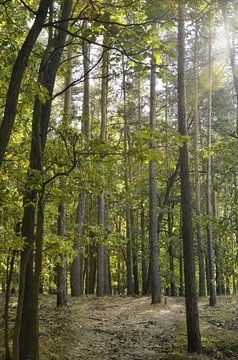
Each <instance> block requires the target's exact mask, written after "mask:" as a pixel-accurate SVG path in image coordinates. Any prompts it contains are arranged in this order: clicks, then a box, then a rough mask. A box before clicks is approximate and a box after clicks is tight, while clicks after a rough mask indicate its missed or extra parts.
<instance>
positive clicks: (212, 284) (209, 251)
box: [207, 30, 216, 306]
mask: <svg viewBox="0 0 238 360" xmlns="http://www.w3.org/2000/svg"><path fill="white" fill-rule="evenodd" d="M208 47H209V50H208V52H209V55H208V57H209V60H208V61H209V64H208V109H207V111H208V113H207V146H208V151H209V154H208V158H207V216H208V224H207V256H208V267H209V303H210V305H211V306H214V305H216V285H215V269H214V248H213V239H212V156H211V153H210V148H211V145H212V132H211V131H212V33H211V30H210V31H209V41H208Z"/></svg>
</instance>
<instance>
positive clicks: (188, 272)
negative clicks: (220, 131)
mask: <svg viewBox="0 0 238 360" xmlns="http://www.w3.org/2000/svg"><path fill="white" fill-rule="evenodd" d="M178 4H179V7H178V13H179V14H178V15H179V21H178V130H179V133H180V134H181V135H182V136H185V135H187V124H186V106H185V24H184V16H185V13H184V6H183V1H182V0H179V1H178ZM179 155H180V178H181V211H182V237H183V253H184V276H185V304H186V321H187V340H188V352H191V353H193V352H197V353H201V351H202V345H201V336H200V331H199V316H198V306H197V294H196V277H195V262H194V249H193V231H192V205H191V195H190V180H189V164H188V144H187V141H183V144H182V146H181V147H180V148H179Z"/></svg>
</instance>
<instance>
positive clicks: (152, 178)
mask: <svg viewBox="0 0 238 360" xmlns="http://www.w3.org/2000/svg"><path fill="white" fill-rule="evenodd" d="M150 128H151V130H152V131H155V130H156V64H155V60H154V55H153V54H152V61H151V79H150ZM155 146H156V144H155V142H154V141H152V142H151V143H150V148H151V149H154V148H155ZM157 226H158V212H157V177H156V162H155V160H150V163H149V236H150V262H151V294H152V304H158V303H160V302H161V289H160V287H161V284H160V273H159V260H158V256H159V250H158V228H157Z"/></svg>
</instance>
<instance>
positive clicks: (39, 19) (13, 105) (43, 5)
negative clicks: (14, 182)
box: [0, 0, 51, 167]
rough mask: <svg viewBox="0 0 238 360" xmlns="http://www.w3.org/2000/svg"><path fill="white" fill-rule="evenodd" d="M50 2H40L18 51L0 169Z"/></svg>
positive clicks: (1, 130) (1, 133)
mask: <svg viewBox="0 0 238 360" xmlns="http://www.w3.org/2000/svg"><path fill="white" fill-rule="evenodd" d="M50 3H51V1H50V0H41V2H40V5H39V8H38V11H37V14H36V17H35V21H34V23H33V25H32V27H31V29H30V31H29V33H28V35H27V37H26V39H25V41H24V43H23V45H22V47H21V50H20V51H19V53H18V55H17V58H16V61H15V64H14V66H13V69H12V74H11V78H10V82H9V87H8V91H7V101H6V105H5V110H4V115H3V120H2V123H1V127H0V167H1V165H2V161H3V158H4V154H5V151H6V147H7V144H8V141H9V138H10V135H11V132H12V128H13V125H14V120H15V117H16V112H17V102H18V97H19V93H20V87H21V82H22V78H23V75H24V72H25V69H26V67H27V62H28V59H29V57H30V54H31V52H32V49H33V46H34V45H35V42H36V40H37V38H38V35H39V33H40V32H41V30H42V27H43V25H44V22H45V18H46V16H47V12H48V9H49V6H50Z"/></svg>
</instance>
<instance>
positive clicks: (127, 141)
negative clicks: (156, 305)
mask: <svg viewBox="0 0 238 360" xmlns="http://www.w3.org/2000/svg"><path fill="white" fill-rule="evenodd" d="M122 76H123V79H122V91H123V112H124V114H123V115H124V152H125V154H126V153H127V152H130V128H129V124H128V121H127V112H126V69H125V59H124V56H123V57H122ZM130 171H131V159H130V154H129V155H127V156H126V157H125V177H124V179H125V193H126V194H128V193H129V181H130V178H131V176H130ZM130 209H131V206H130V204H129V201H128V200H127V203H126V238H127V246H126V268H127V278H126V286H127V295H133V280H132V248H131V219H130V216H131V215H130Z"/></svg>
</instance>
